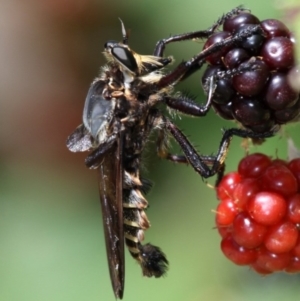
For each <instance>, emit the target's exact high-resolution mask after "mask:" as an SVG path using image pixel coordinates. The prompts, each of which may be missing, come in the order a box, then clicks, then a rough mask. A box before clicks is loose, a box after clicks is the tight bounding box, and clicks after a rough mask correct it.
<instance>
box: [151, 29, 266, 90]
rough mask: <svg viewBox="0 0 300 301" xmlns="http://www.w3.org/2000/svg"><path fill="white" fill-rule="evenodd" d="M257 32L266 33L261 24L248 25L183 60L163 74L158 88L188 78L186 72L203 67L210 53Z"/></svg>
mask: <svg viewBox="0 0 300 301" xmlns="http://www.w3.org/2000/svg"><path fill="white" fill-rule="evenodd" d="M256 33H259V34H261V35H264V34H263V31H262V28H261V26H260V25H259V24H258V25H255V26H252V27H250V28H249V27H247V28H245V29H243V30H241V31H240V32H238V33H237V34H236V35H234V36H231V37H228V38H226V39H224V40H222V41H220V42H216V43H215V44H212V45H211V46H209V47H207V48H206V49H204V50H202V51H201V52H200V53H199V54H197V55H195V56H194V57H192V58H191V59H190V60H188V61H183V62H182V63H180V64H179V65H178V66H177V67H176V68H175V69H174V70H173V71H172V72H170V73H169V74H167V75H165V76H163V77H162V78H161V79H160V80H159V82H158V83H157V84H156V86H157V90H160V89H163V88H165V87H167V86H170V85H173V84H175V83H177V82H179V81H181V80H182V79H184V78H186V77H187V76H186V74H190V72H191V71H192V72H193V71H195V70H197V68H201V66H202V65H203V64H204V61H205V58H206V57H207V56H209V55H210V54H212V53H215V52H216V51H219V50H220V49H221V48H222V47H225V46H230V45H233V44H234V43H237V42H239V41H242V40H243V39H245V38H247V37H249V36H251V35H252V34H256Z"/></svg>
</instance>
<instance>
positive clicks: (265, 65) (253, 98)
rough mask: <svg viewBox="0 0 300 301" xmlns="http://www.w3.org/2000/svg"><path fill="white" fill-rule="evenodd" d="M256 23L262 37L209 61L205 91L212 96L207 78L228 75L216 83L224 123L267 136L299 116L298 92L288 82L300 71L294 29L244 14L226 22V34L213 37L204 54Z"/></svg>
mask: <svg viewBox="0 0 300 301" xmlns="http://www.w3.org/2000/svg"><path fill="white" fill-rule="evenodd" d="M257 24H260V25H261V28H262V31H263V34H253V35H252V36H250V37H248V38H247V39H242V40H240V41H239V42H236V43H235V45H231V46H230V47H224V48H222V49H221V50H220V51H218V52H216V53H214V54H212V55H210V56H209V57H207V59H206V62H207V64H208V66H207V69H206V71H205V72H204V75H203V77H202V86H203V88H204V91H205V92H206V93H208V85H207V79H208V78H209V77H210V76H212V75H216V74H220V73H222V72H223V74H225V71H227V73H229V75H225V76H223V77H222V78H221V79H218V80H217V84H216V89H215V92H214V95H213V103H212V106H213V108H214V110H215V111H216V112H217V114H218V115H220V116H221V117H222V118H224V119H232V120H236V121H238V122H239V123H240V124H241V125H242V126H243V127H245V128H248V129H251V130H252V131H255V132H264V131H268V130H270V129H271V128H272V127H273V126H274V125H276V124H285V123H288V122H290V121H293V120H295V119H296V118H298V117H299V115H300V97H299V93H298V92H296V91H294V90H293V89H292V87H291V86H290V85H289V82H288V79H287V74H288V72H289V71H290V70H291V69H292V68H293V67H294V66H295V56H294V43H295V41H294V38H293V37H292V34H291V32H290V31H289V29H288V28H287V27H286V26H285V24H283V23H282V22H281V21H279V20H275V19H268V20H263V21H260V20H259V19H258V18H257V17H256V16H254V15H253V14H251V13H247V12H242V13H240V14H238V15H235V16H233V17H232V18H230V19H227V20H226V21H225V22H224V24H223V31H221V32H218V33H216V34H214V35H212V36H211V37H210V38H208V39H207V41H206V43H205V45H204V49H206V48H207V47H209V46H211V45H213V44H214V43H216V42H220V40H222V39H226V38H227V39H228V38H230V37H232V36H234V35H238V34H239V32H240V31H242V30H244V29H245V28H251V27H252V26H255V25H257ZM246 64H251V66H253V68H250V69H249V71H241V72H240V73H238V74H237V73H236V72H235V73H234V72H232V74H234V75H230V71H233V70H234V69H238V68H241V67H243V65H246Z"/></svg>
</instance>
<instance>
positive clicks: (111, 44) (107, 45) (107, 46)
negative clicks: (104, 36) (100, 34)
mask: <svg viewBox="0 0 300 301" xmlns="http://www.w3.org/2000/svg"><path fill="white" fill-rule="evenodd" d="M118 44H119V42H117V41H115V40H110V41H107V42H106V43H105V44H104V49H106V50H108V49H110V50H111V49H112V48H114V47H115V46H116V45H118Z"/></svg>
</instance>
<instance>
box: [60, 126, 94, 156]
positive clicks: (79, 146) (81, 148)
mask: <svg viewBox="0 0 300 301" xmlns="http://www.w3.org/2000/svg"><path fill="white" fill-rule="evenodd" d="M66 144H67V148H68V149H69V150H70V151H71V152H74V153H77V152H85V151H88V150H90V149H91V148H92V141H91V135H90V134H89V133H88V132H87V130H86V129H85V127H84V126H83V124H81V125H80V126H79V127H77V128H76V130H75V131H74V132H73V133H72V134H71V135H70V136H69V137H68V139H67V143H66Z"/></svg>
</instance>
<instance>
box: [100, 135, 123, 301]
mask: <svg viewBox="0 0 300 301" xmlns="http://www.w3.org/2000/svg"><path fill="white" fill-rule="evenodd" d="M121 141H122V139H121V138H118V140H117V144H115V146H114V148H112V151H111V152H109V153H108V154H107V155H106V156H105V157H104V158H103V161H102V163H101V165H100V166H99V168H98V175H99V192H100V201H101V207H102V215H103V227H104V233H105V242H106V252H107V260H108V267H109V272H110V278H111V283H112V286H113V290H114V293H115V296H116V298H119V299H122V297H123V291H124V273H125V258H124V232H123V199H122V193H123V168H122V145H121Z"/></svg>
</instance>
